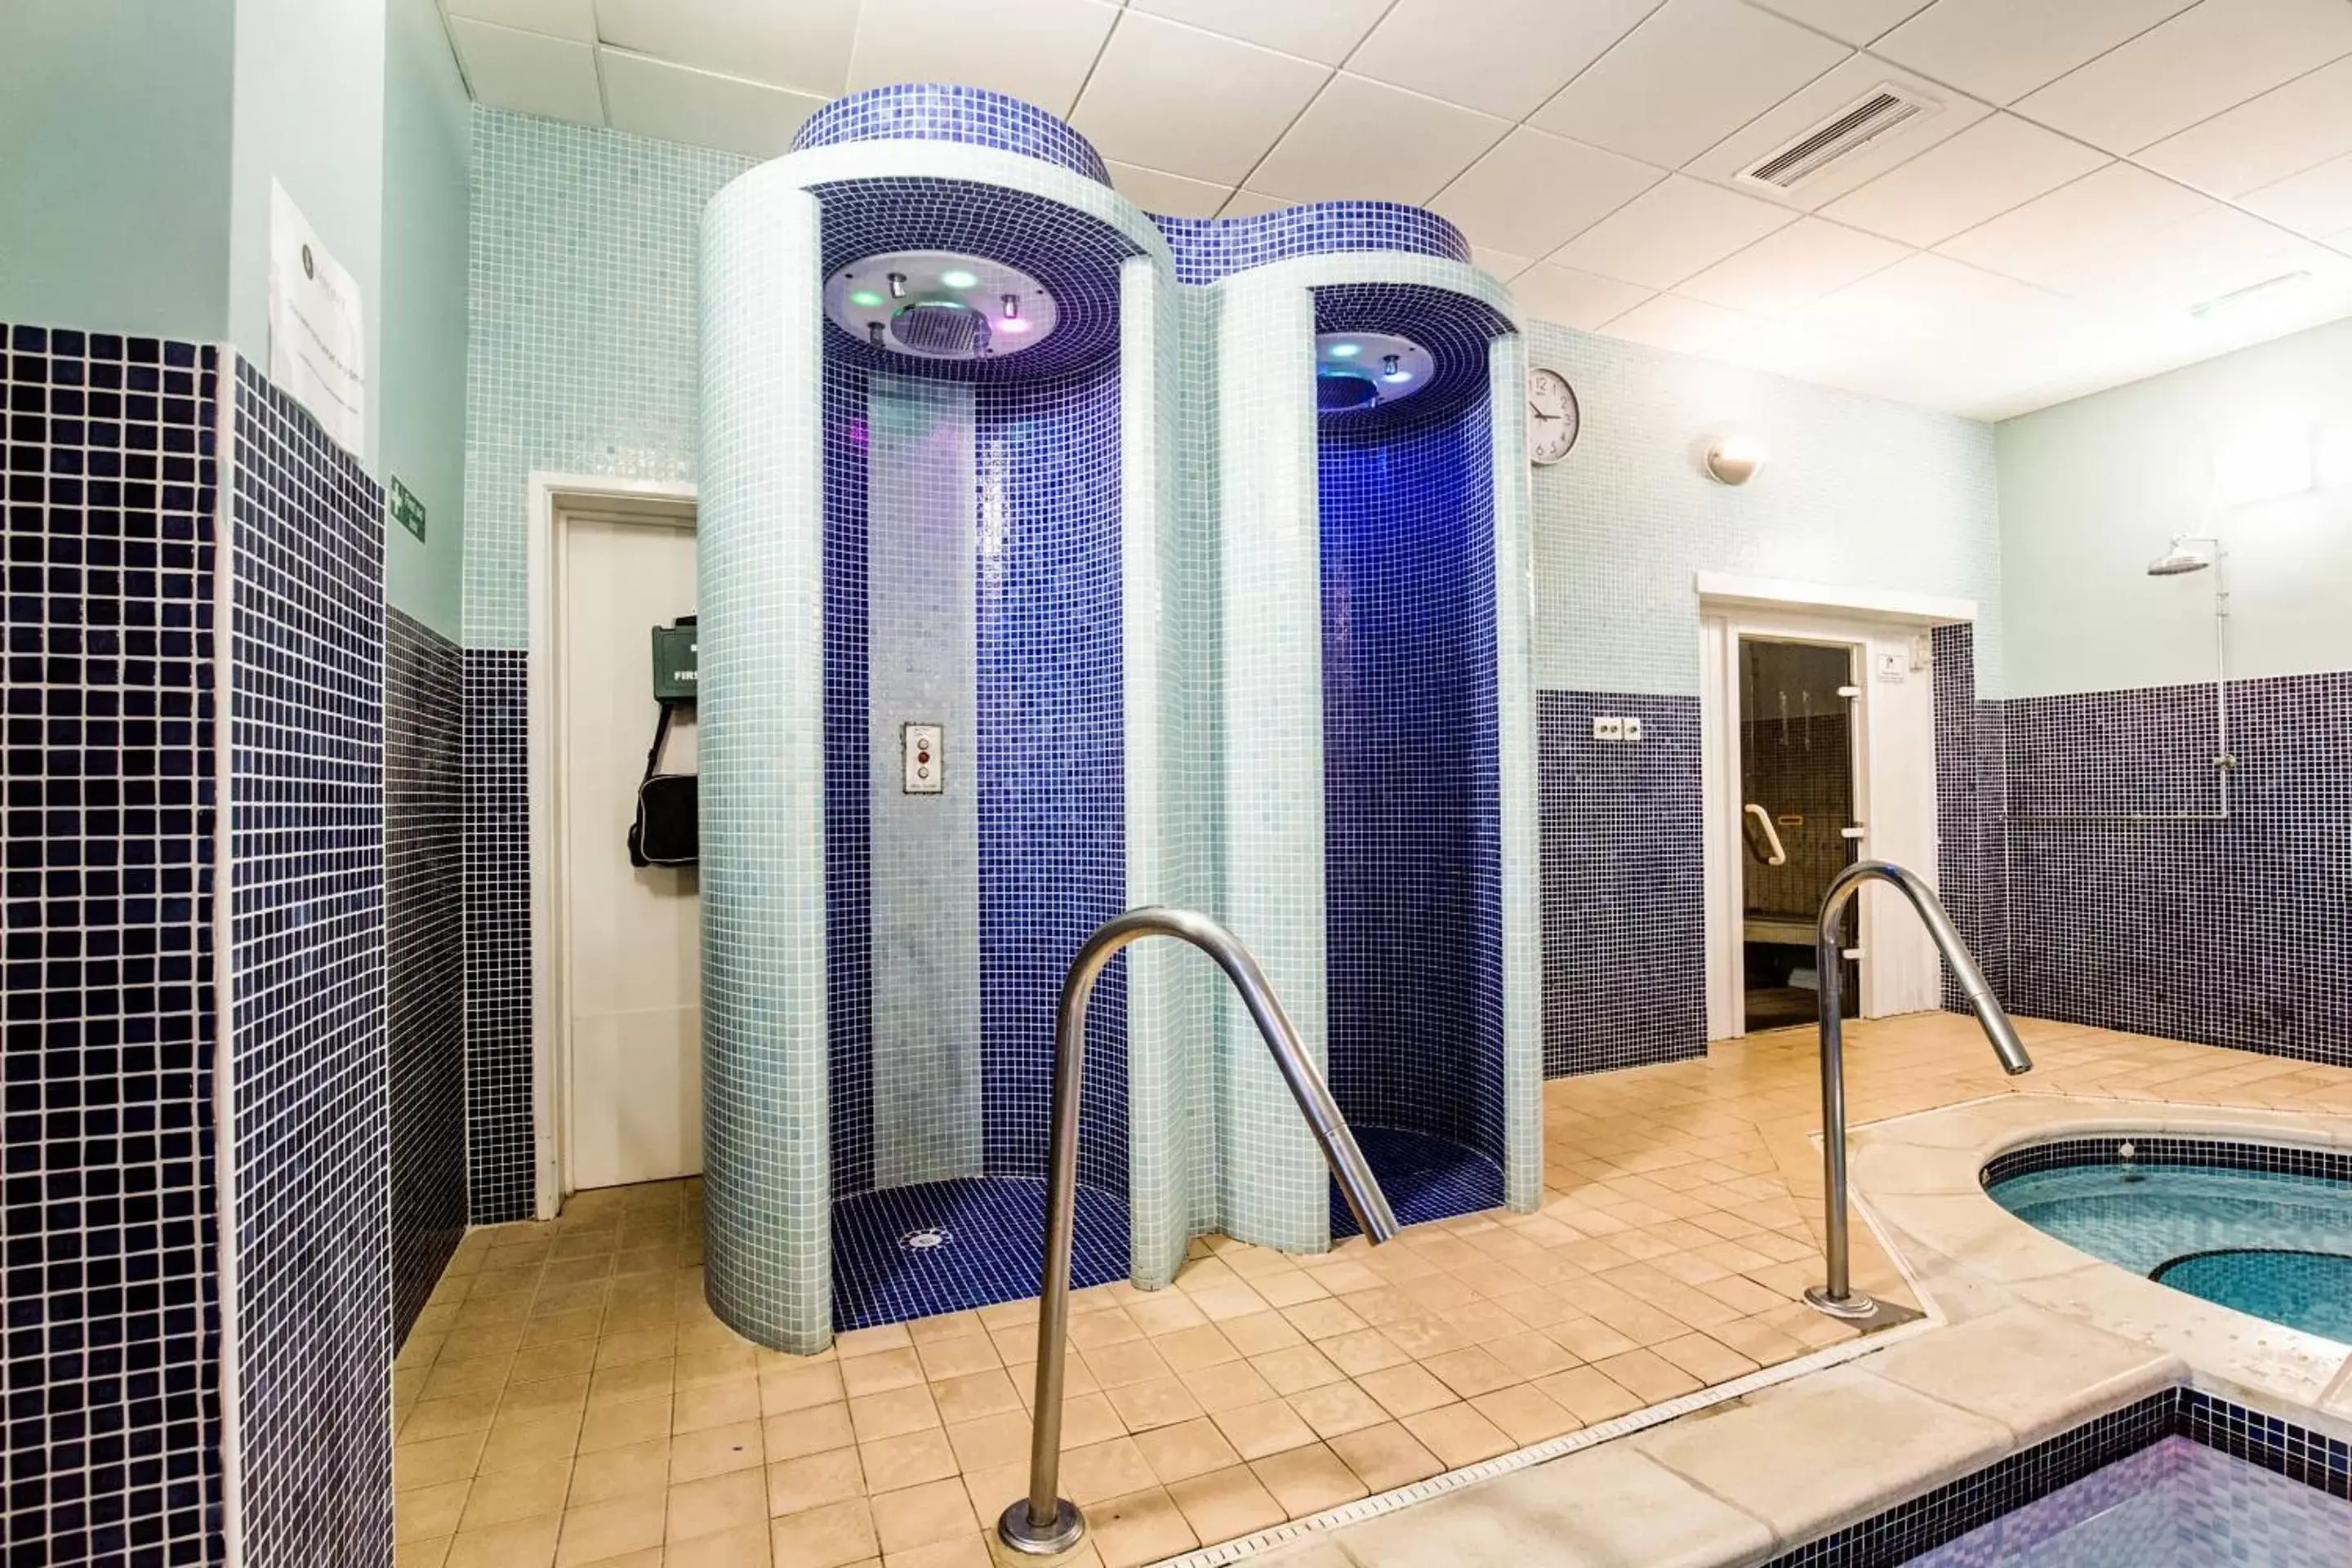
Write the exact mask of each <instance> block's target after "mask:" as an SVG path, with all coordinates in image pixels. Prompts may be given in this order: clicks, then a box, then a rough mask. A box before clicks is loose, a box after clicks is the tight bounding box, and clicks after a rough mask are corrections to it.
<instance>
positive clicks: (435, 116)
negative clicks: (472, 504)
mask: <svg viewBox="0 0 2352 1568" xmlns="http://www.w3.org/2000/svg"><path fill="white" fill-rule="evenodd" d="M383 94H384V96H383V358H382V359H381V361H380V362H379V371H380V374H379V375H378V377H377V379H376V395H377V402H378V406H379V407H380V408H381V409H382V411H383V417H382V424H381V426H380V438H381V443H380V453H381V461H380V463H379V464H378V468H379V471H380V472H382V473H383V474H384V475H387V476H390V477H394V478H397V479H399V480H400V481H401V482H402V483H403V484H404V485H406V486H407V487H408V488H409V489H411V490H414V491H415V493H416V496H417V498H418V499H419V500H423V501H424V502H425V513H426V518H427V522H426V526H425V542H423V543H421V544H420V543H418V542H416V540H415V539H414V538H413V537H411V536H410V534H409V533H408V531H406V530H405V529H404V528H402V527H400V526H399V525H398V524H397V523H392V522H387V523H386V525H385V528H384V598H385V600H386V602H387V603H389V604H391V605H394V607H395V608H398V609H401V610H404V611H405V612H407V613H408V614H409V615H411V616H415V618H416V619H418V620H420V621H422V622H424V623H425V625H426V626H431V627H432V628H433V629H434V630H435V631H436V632H439V633H440V634H441V635H442V636H443V637H447V638H449V639H450V640H451V641H452V642H456V641H458V640H460V639H461V638H462V637H463V634H464V630H465V626H464V622H465V608H466V605H465V600H466V321H467V310H466V289H467V279H466V269H467V235H468V232H469V226H468V210H469V207H470V205H471V201H472V174H473V118H472V116H473V106H472V105H471V104H470V103H469V102H468V101H467V97H466V84H465V81H464V79H462V78H461V77H459V76H458V74H457V60H456V59H455V58H453V57H452V56H451V54H450V52H449V38H448V34H447V32H446V30H445V29H444V28H443V26H442V24H441V16H440V11H439V8H438V7H437V6H436V5H435V4H434V0H386V5H385V14H384V87H383Z"/></svg>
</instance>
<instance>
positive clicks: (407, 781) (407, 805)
mask: <svg viewBox="0 0 2352 1568" xmlns="http://www.w3.org/2000/svg"><path fill="white" fill-rule="evenodd" d="M465 742H466V660H465V655H464V653H463V651H462V650H461V649H459V647H457V644H455V643H453V642H451V641H449V640H448V639H447V638H446V637H442V636H441V635H440V634H438V633H436V631H434V630H433V628H432V627H430V626H425V625H424V624H423V623H421V622H419V621H415V620H413V619H411V618H410V617H409V616H405V615H403V614H402V613H401V612H400V611H398V610H394V609H387V610H386V611H385V613H384V658H383V858H384V964H385V973H386V983H385V1005H384V1014H385V1035H386V1037H387V1039H388V1041H389V1047H388V1052H389V1058H390V1065H389V1068H388V1071H389V1075H390V1096H391V1108H392V1109H391V1116H392V1132H391V1141H392V1289H393V1332H394V1339H395V1341H397V1340H403V1339H405V1338H406V1337H407V1334H408V1330H409V1326H410V1325H411V1324H412V1323H414V1322H415V1321H416V1314H417V1313H418V1311H420V1310H422V1309H423V1308H424V1306H425V1298H426V1297H427V1296H429V1295H431V1294H432V1292H433V1286H434V1284H435V1282H436V1280H438V1279H440V1278H441V1270H442V1268H443V1267H444V1266H445V1265H446V1263H447V1262H448V1261H449V1255H450V1254H451V1253H452V1252H454V1251H456V1250H457V1242H458V1239H459V1238H460V1237H463V1236H464V1235H465V1231H466V883H465V838H466V773H465V768H466V748H465Z"/></svg>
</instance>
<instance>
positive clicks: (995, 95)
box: [793, 82, 1110, 185]
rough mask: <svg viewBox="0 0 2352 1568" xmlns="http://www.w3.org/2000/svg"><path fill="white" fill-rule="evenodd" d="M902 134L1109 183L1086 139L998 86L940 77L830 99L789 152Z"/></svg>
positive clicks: (904, 137)
mask: <svg viewBox="0 0 2352 1568" xmlns="http://www.w3.org/2000/svg"><path fill="white" fill-rule="evenodd" d="M905 140H913V141H921V142H965V143H967V144H969V145H971V146H975V147H992V148H994V149H996V150H997V151H999V152H1003V153H1020V154H1021V155H1022V156H1024V157H1027V158H1041V159H1043V160H1045V162H1046V163H1058V164H1060V165H1061V166H1062V167H1063V168H1065V169H1067V170H1069V171H1070V172H1071V173H1073V174H1084V175H1085V176H1086V177H1087V178H1088V179H1090V180H1093V181H1095V182H1097V184H1105V185H1108V184H1110V171H1109V170H1108V169H1106V168H1104V167H1103V161H1102V158H1101V156H1100V155H1099V154H1097V153H1096V152H1095V150H1094V146H1093V144H1092V143H1091V142H1087V139H1086V138H1085V137H1083V136H1081V135H1079V134H1078V133H1077V132H1076V131H1073V130H1071V129H1070V128H1069V127H1068V126H1067V125H1066V124H1064V123H1063V122H1062V121H1060V120H1059V119H1058V118H1056V117H1055V116H1054V115H1051V114H1048V113H1046V112H1045V110H1042V109H1040V108H1038V107H1037V106H1036V105H1035V104H1033V103H1024V102H1023V101H1022V100H1019V99H1017V98H1007V97H1006V96H1005V95H1004V94H1003V93H1001V92H990V91H989V90H987V89H985V88H977V87H961V86H954V85H950V84H948V83H943V82H917V83H911V84H908V85H905V86H898V87H877V88H868V89H866V90H865V91H864V92H853V93H849V94H847V95H846V96H845V97H841V98H836V99H835V100H833V101H832V102H831V103H828V104H826V105H825V106H824V108H823V109H820V110H817V111H816V112H815V113H814V114H812V115H810V116H809V117H808V119H807V120H806V121H804V122H803V124H802V126H801V128H800V131H799V132H797V133H796V134H795V135H794V136H793V152H795V153H799V152H803V151H804V150H806V149H808V148H811V147H831V146H835V145H837V144H839V143H841V142H891V141H905Z"/></svg>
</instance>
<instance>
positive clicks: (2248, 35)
mask: <svg viewBox="0 0 2352 1568" xmlns="http://www.w3.org/2000/svg"><path fill="white" fill-rule="evenodd" d="M2347 53H2352V5H2347V4H2345V0H2203V4H2201V5H2194V6H2191V7H2190V8H2189V9H2188V10H2186V11H2183V12H2182V13H2181V14H2180V15H2179V16H2175V17H2173V18H2172V19H2171V20H2170V21H2168V22H2166V23H2164V24H2162V25H2161V26H2156V27H2151V28H2149V29H2148V30H2147V32H2145V33H2142V34H2140V35H2139V36H2138V37H2136V38H2133V39H2132V40H2131V41H2130V42H2128V43H2126V44H2123V45H2121V46H2120V47H2116V49H2114V50H2113V51H2111V52H2109V53H2107V54H2105V55H2102V56H2100V57H2099V58H2097V59H2095V60H2093V61H2091V62H2090V63H2089V64H2088V65H2085V66H2084V67H2082V68H2080V69H2078V70H2076V71H2074V72H2073V73H2071V74H2069V75H2067V76H2063V77H2061V78H2059V79H2057V80H2056V81H2053V82H2052V83H2051V84H2050V85H2049V86H2048V87H2045V88H2043V89H2041V90H2040V91H2038V92H2035V93H2033V94H2032V95H2031V96H2029V97H2027V98H2025V99H2023V100H2021V101H2020V102H2019V103H2018V106H2017V108H2018V111H2019V112H2020V113H2021V114H2024V115H2026V116H2027V117H2028V118H2030V119H2032V120H2037V121H2041V122H2042V124H2044V125H2048V126H2052V127H2053V128H2055V129H2057V130H2060V131H2063V132H2066V133H2067V134H2068V135H2070V136H2079V137H2081V138H2082V139H2083V140H2084V141H2085V142H2091V143H2093V144H2094V145H2096V146H2100V147H2105V149H2107V151H2109V152H2111V153H2137V152H2138V151H2139V150H2140V149H2141V148H2143V147H2145V146H2147V144H2148V143H2150V142H2156V141H2158V140H2161V139H2162V138H2164V137H2166V136H2169V135H2171V134H2172V133H2173V132H2177V131H2181V130H2185V129H2186V128H2188V127H2189V126H2191V125H2194V124H2196V123H2197V122H2198V121H2200V120H2204V119H2207V118H2209V117H2210V116H2212V115H2215V114H2219V113H2221V111H2222V110H2225V109H2229V108H2231V107H2233V106H2235V105H2236V104H2239V103H2242V102H2243V101H2244V100H2247V99H2249V98H2252V97H2253V96H2255V95H2256V94H2257V93H2263V92H2267V91H2269V90H2270V89H2272V88H2274V87H2276V86H2278V85H2279V84H2280V83H2281V82H2284V81H2288V80H2290V79H2294V78H2295V77H2298V76H2301V75H2302V74H2303V73H2304V72H2305V71H2307V70H2310V69H2311V68H2314V67H2315V66H2319V65H2324V64H2326V62H2327V61H2329V60H2332V59H2336V58H2338V57H2340V56H2343V55H2345V54H2347Z"/></svg>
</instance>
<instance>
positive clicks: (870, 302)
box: [849, 289, 882, 310]
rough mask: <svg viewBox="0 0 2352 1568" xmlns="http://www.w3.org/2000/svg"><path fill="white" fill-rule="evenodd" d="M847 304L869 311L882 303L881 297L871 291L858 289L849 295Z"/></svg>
mask: <svg viewBox="0 0 2352 1568" xmlns="http://www.w3.org/2000/svg"><path fill="white" fill-rule="evenodd" d="M849 302H850V303H851V304H853V305H855V306H856V307H857V308H858V309H859V310H872V309H873V308H874V307H875V306H877V305H878V304H880V303H881V302H882V296H881V295H879V294H877V293H876V292H875V291H874V290H873V289H856V290H855V291H853V292H852V293H851V294H850V296H849Z"/></svg>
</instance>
